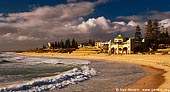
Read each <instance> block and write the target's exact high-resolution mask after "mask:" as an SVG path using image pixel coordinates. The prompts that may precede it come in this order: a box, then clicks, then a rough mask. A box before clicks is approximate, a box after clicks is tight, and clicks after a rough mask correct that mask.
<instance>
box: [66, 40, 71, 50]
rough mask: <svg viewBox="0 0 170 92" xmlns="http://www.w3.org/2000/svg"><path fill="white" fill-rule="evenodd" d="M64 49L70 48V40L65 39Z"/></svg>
mask: <svg viewBox="0 0 170 92" xmlns="http://www.w3.org/2000/svg"><path fill="white" fill-rule="evenodd" d="M65 47H66V48H70V47H71V45H70V39H67V40H66V41H65Z"/></svg>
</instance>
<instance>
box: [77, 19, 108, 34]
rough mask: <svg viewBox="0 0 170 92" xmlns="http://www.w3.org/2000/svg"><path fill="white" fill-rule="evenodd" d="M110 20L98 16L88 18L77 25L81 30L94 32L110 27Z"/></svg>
mask: <svg viewBox="0 0 170 92" xmlns="http://www.w3.org/2000/svg"><path fill="white" fill-rule="evenodd" d="M110 24H111V23H110V20H107V19H105V18H104V17H103V16H102V17H98V18H96V19H95V18H91V19H88V20H87V21H86V22H82V23H81V24H79V25H78V29H79V30H81V31H82V32H85V33H86V32H87V33H88V32H94V31H103V30H109V29H110Z"/></svg>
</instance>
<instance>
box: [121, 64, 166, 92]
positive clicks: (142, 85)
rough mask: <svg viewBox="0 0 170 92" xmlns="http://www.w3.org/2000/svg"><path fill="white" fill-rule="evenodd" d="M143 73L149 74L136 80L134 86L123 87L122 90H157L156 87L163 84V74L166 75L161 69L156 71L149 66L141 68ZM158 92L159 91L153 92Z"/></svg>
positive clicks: (140, 91)
mask: <svg viewBox="0 0 170 92" xmlns="http://www.w3.org/2000/svg"><path fill="white" fill-rule="evenodd" d="M141 67H142V68H143V69H144V71H146V72H148V73H149V74H148V75H146V76H144V77H142V78H140V79H139V80H137V81H136V82H135V83H134V84H130V85H127V86H125V88H124V89H126V90H127V89H130V90H139V91H137V92H144V91H143V90H144V89H152V90H155V89H158V87H159V86H160V85H161V84H162V83H164V82H165V79H164V76H163V74H164V73H166V72H165V71H164V70H163V69H158V68H154V67H150V66H143V65H142V66H141ZM154 92H159V91H154Z"/></svg>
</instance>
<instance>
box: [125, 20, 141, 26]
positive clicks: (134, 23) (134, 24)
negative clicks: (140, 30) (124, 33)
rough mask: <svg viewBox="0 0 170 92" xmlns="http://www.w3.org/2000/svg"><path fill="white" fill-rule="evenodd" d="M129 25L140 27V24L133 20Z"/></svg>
mask: <svg viewBox="0 0 170 92" xmlns="http://www.w3.org/2000/svg"><path fill="white" fill-rule="evenodd" d="M127 25H128V26H137V25H139V23H137V22H135V21H133V20H131V21H129V22H128V24H127Z"/></svg>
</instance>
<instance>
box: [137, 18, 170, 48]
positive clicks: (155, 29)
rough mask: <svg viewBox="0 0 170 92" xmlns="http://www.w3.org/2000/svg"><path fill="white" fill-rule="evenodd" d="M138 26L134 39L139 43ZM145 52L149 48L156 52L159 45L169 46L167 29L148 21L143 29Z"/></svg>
mask: <svg viewBox="0 0 170 92" xmlns="http://www.w3.org/2000/svg"><path fill="white" fill-rule="evenodd" d="M140 30H141V29H140V27H139V25H138V26H137V27H136V32H135V39H136V40H138V41H141V32H140ZM144 39H145V46H144V47H145V48H144V49H145V51H148V50H149V48H151V49H153V50H154V51H156V50H157V49H158V48H159V45H160V44H164V45H166V46H168V45H170V35H169V33H168V29H167V28H165V27H164V26H161V25H160V24H159V23H158V22H157V21H152V20H148V21H147V24H146V28H145V37H144Z"/></svg>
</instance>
